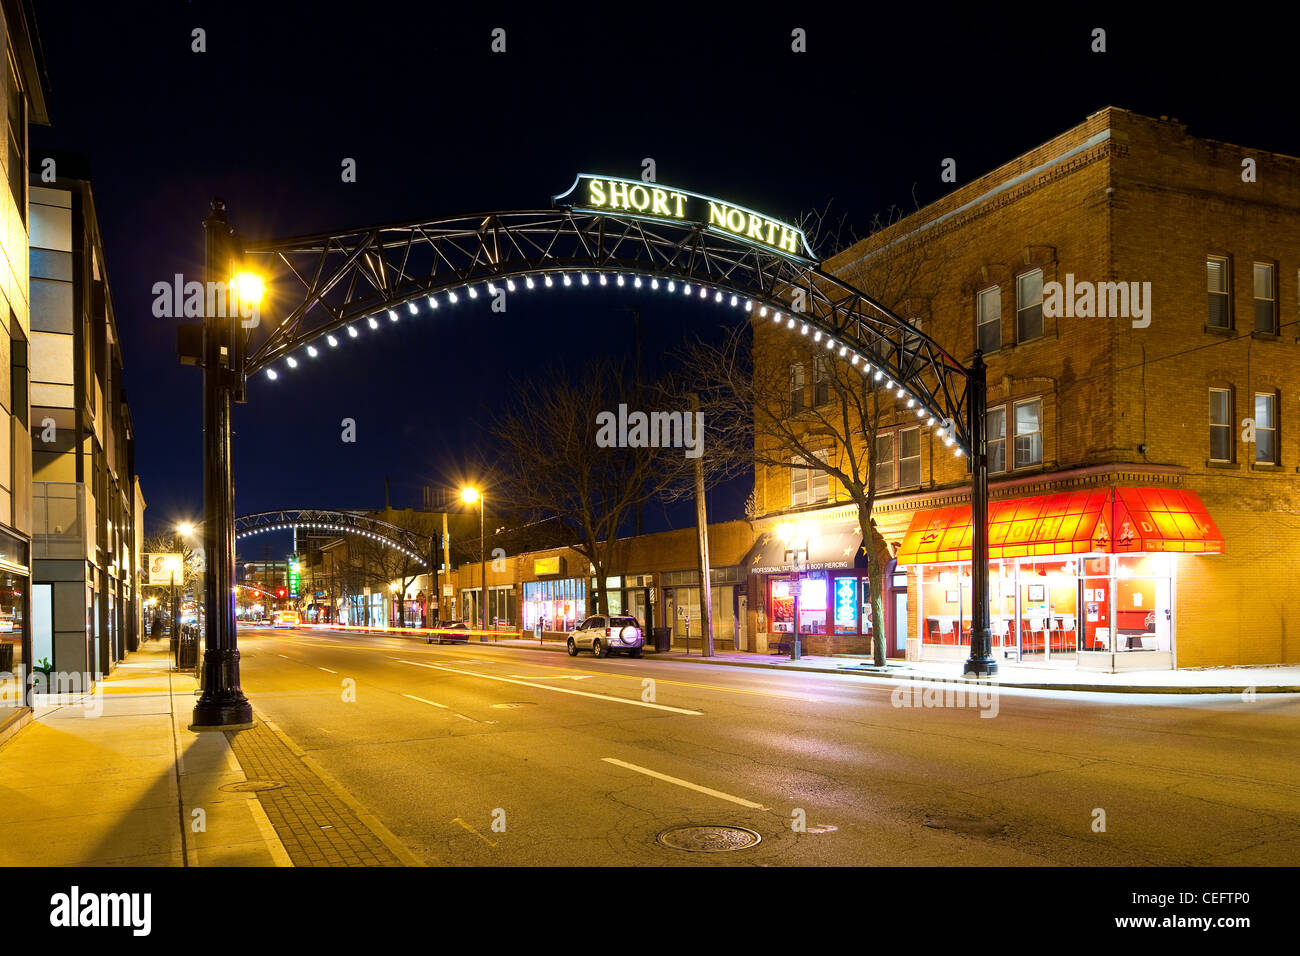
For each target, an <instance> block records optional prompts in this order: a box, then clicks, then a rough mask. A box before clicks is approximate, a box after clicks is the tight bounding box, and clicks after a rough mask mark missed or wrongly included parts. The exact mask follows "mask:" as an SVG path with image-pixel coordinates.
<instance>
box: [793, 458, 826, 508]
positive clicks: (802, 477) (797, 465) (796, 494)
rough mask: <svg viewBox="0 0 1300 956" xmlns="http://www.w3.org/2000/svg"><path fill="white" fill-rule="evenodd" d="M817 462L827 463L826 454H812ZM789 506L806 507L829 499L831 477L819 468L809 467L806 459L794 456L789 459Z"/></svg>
mask: <svg viewBox="0 0 1300 956" xmlns="http://www.w3.org/2000/svg"><path fill="white" fill-rule="evenodd" d="M814 457H816V458H817V459H818V460H819V461H821V462H825V461H827V452H825V451H818V452H815V453H814ZM790 463H791V465H792V467H791V468H790V504H792V505H807V504H815V503H816V502H819V501H828V500H829V499H830V489H831V476H830V475H828V474H826V472H825V471H823V470H822V469H820V468H815V467H812V466H810V465H809V463H808V459H807V458H804V457H803V456H802V455H796V456H794V457H793V458H791V459H790Z"/></svg>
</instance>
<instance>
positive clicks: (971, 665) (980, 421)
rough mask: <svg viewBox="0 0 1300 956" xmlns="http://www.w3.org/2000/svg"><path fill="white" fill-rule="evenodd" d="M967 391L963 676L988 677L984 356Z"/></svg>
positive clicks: (993, 668) (991, 666)
mask: <svg viewBox="0 0 1300 956" xmlns="http://www.w3.org/2000/svg"><path fill="white" fill-rule="evenodd" d="M968 381H969V382H970V385H969V386H968V389H967V395H968V399H969V400H968V403H967V409H968V412H969V415H970V458H971V497H970V504H971V532H972V534H971V577H970V583H971V588H970V596H971V604H972V605H973V606H972V607H971V622H970V623H971V632H970V659H969V660H967V661H966V665H965V667H964V668H963V673H964V674H967V675H973V676H975V677H992V676H993V675H995V674H996V673H997V672H998V662H997V661H995V660H994V659H993V648H992V641H993V638H992V628H991V626H990V622H989V467H988V442H987V440H986V437H985V434H984V424H985V420H984V416H985V414H986V408H985V406H986V404H987V401H988V392H987V383H986V381H985V371H984V355H983V354H982V353H981V352H978V351H977V352H976V353H975V361H974V363H973V364H972V365H971V369H970V378H969V380H968Z"/></svg>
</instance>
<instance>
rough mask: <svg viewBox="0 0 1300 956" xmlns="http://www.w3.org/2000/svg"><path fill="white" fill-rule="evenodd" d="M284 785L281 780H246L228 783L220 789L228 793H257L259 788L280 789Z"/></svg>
mask: <svg viewBox="0 0 1300 956" xmlns="http://www.w3.org/2000/svg"><path fill="white" fill-rule="evenodd" d="M283 786H284V783H283V782H282V781H280V780H244V781H242V782H241V783H228V784H226V785H225V786H223V787H220V788H218V789H221V790H224V791H226V792H227V793H255V792H257V791H259V790H279V789H280V788H281V787H283Z"/></svg>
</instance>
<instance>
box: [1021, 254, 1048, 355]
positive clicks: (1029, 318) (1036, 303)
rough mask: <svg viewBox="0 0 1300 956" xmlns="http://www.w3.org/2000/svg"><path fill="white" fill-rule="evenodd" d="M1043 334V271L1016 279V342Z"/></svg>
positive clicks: (1036, 270) (1027, 273)
mask: <svg viewBox="0 0 1300 956" xmlns="http://www.w3.org/2000/svg"><path fill="white" fill-rule="evenodd" d="M1042 334H1043V270H1042V269H1035V270H1034V271H1033V272H1026V273H1025V274H1024V275H1022V276H1018V277H1017V278H1016V341H1017V342H1028V341H1029V340H1030V339H1036V338H1038V337H1039V336H1041V335H1042Z"/></svg>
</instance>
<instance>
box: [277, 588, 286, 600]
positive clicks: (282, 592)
mask: <svg viewBox="0 0 1300 956" xmlns="http://www.w3.org/2000/svg"><path fill="white" fill-rule="evenodd" d="M288 593H289V592H288V591H286V590H285V589H284V588H276V589H275V596H276V597H278V598H282V597H284V596H285V595H287V594H288Z"/></svg>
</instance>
